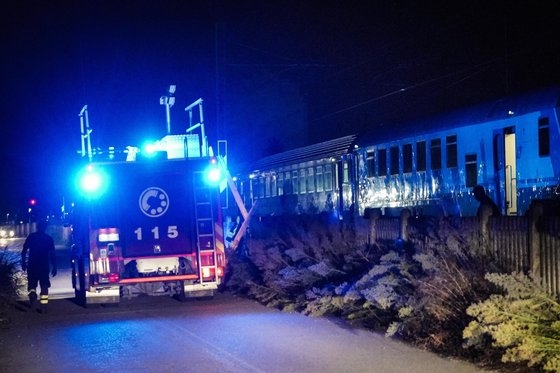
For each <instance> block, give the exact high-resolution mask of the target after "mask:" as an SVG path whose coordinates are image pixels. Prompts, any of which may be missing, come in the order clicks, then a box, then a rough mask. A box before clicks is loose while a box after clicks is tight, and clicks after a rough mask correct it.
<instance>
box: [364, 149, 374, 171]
mask: <svg viewBox="0 0 560 373" xmlns="http://www.w3.org/2000/svg"><path fill="white" fill-rule="evenodd" d="M366 172H367V177H374V176H375V152H374V151H373V150H368V151H367V152H366Z"/></svg>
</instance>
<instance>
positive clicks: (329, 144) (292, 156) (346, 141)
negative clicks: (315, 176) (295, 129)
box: [251, 135, 357, 171]
mask: <svg viewBox="0 0 560 373" xmlns="http://www.w3.org/2000/svg"><path fill="white" fill-rule="evenodd" d="M356 138H357V135H348V136H344V137H339V138H336V139H332V140H328V141H324V142H320V143H317V144H313V145H308V146H304V147H301V148H296V149H292V150H288V151H285V152H282V153H277V154H273V155H270V156H268V157H264V158H262V159H260V160H258V161H256V162H255V163H253V165H252V167H251V168H252V169H253V171H263V170H270V169H274V168H276V167H281V166H285V165H292V164H296V163H300V162H306V161H310V160H314V159H321V158H331V157H334V158H338V157H341V156H343V155H345V154H348V153H350V152H351V151H352V147H353V145H354V143H355V141H356Z"/></svg>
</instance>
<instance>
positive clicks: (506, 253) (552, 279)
mask: <svg viewBox="0 0 560 373" xmlns="http://www.w3.org/2000/svg"><path fill="white" fill-rule="evenodd" d="M543 211H544V207H543V205H542V204H540V203H534V204H533V205H532V206H531V209H530V211H529V213H528V214H527V215H526V216H500V217H491V216H490V213H491V212H490V211H483V213H482V216H481V218H480V219H479V218H472V217H463V218H453V220H454V221H453V222H452V225H453V226H455V227H459V228H458V229H460V230H461V232H462V233H463V234H464V235H465V236H467V237H470V239H473V238H474V242H476V243H477V244H476V248H475V249H476V252H477V254H478V255H482V256H484V257H489V258H491V259H493V260H494V261H495V263H496V264H497V265H498V266H499V267H500V268H501V270H503V271H504V272H507V273H509V272H523V273H525V274H531V275H532V276H533V277H534V278H536V279H540V281H541V284H542V285H543V287H544V288H545V289H546V290H547V291H548V292H549V293H551V294H553V295H555V296H560V216H558V215H549V214H545V213H544V212H543ZM369 219H370V221H369V231H370V232H369V237H370V240H373V241H375V242H382V241H387V240H397V239H402V240H404V241H409V240H410V238H411V235H414V241H415V242H416V243H418V242H420V244H422V243H421V242H422V239H420V240H419V239H418V236H419V232H421V233H420V234H424V235H426V241H427V240H428V237H427V236H428V235H429V234H430V233H429V232H428V230H429V229H428V230H427V229H425V228H421V227H419V225H421V224H424V225H425V220H422V219H417V218H414V217H411V216H410V213H409V212H408V211H406V210H405V211H403V213H402V214H401V216H400V218H394V217H387V218H386V217H383V216H381V214H379V213H378V212H376V211H372V212H371V213H370V215H369ZM449 219H451V218H449ZM471 241H472V240H471Z"/></svg>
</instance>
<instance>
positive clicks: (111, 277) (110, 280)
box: [94, 273, 120, 284]
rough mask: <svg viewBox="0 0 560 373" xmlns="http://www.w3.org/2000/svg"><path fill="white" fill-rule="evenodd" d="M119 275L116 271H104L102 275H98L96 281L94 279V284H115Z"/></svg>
mask: <svg viewBox="0 0 560 373" xmlns="http://www.w3.org/2000/svg"><path fill="white" fill-rule="evenodd" d="M119 280H120V276H119V274H118V273H106V274H103V275H98V281H94V283H96V284H115V283H117V282H119Z"/></svg>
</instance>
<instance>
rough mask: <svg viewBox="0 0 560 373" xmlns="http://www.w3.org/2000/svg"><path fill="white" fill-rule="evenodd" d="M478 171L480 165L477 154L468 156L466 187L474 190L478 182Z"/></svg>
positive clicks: (466, 161) (466, 162)
mask: <svg viewBox="0 0 560 373" xmlns="http://www.w3.org/2000/svg"><path fill="white" fill-rule="evenodd" d="M477 170H478V165H477V163H476V154H466V155H465V177H466V181H465V183H466V187H467V188H472V187H474V186H475V185H476V184H478V182H477Z"/></svg>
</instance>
